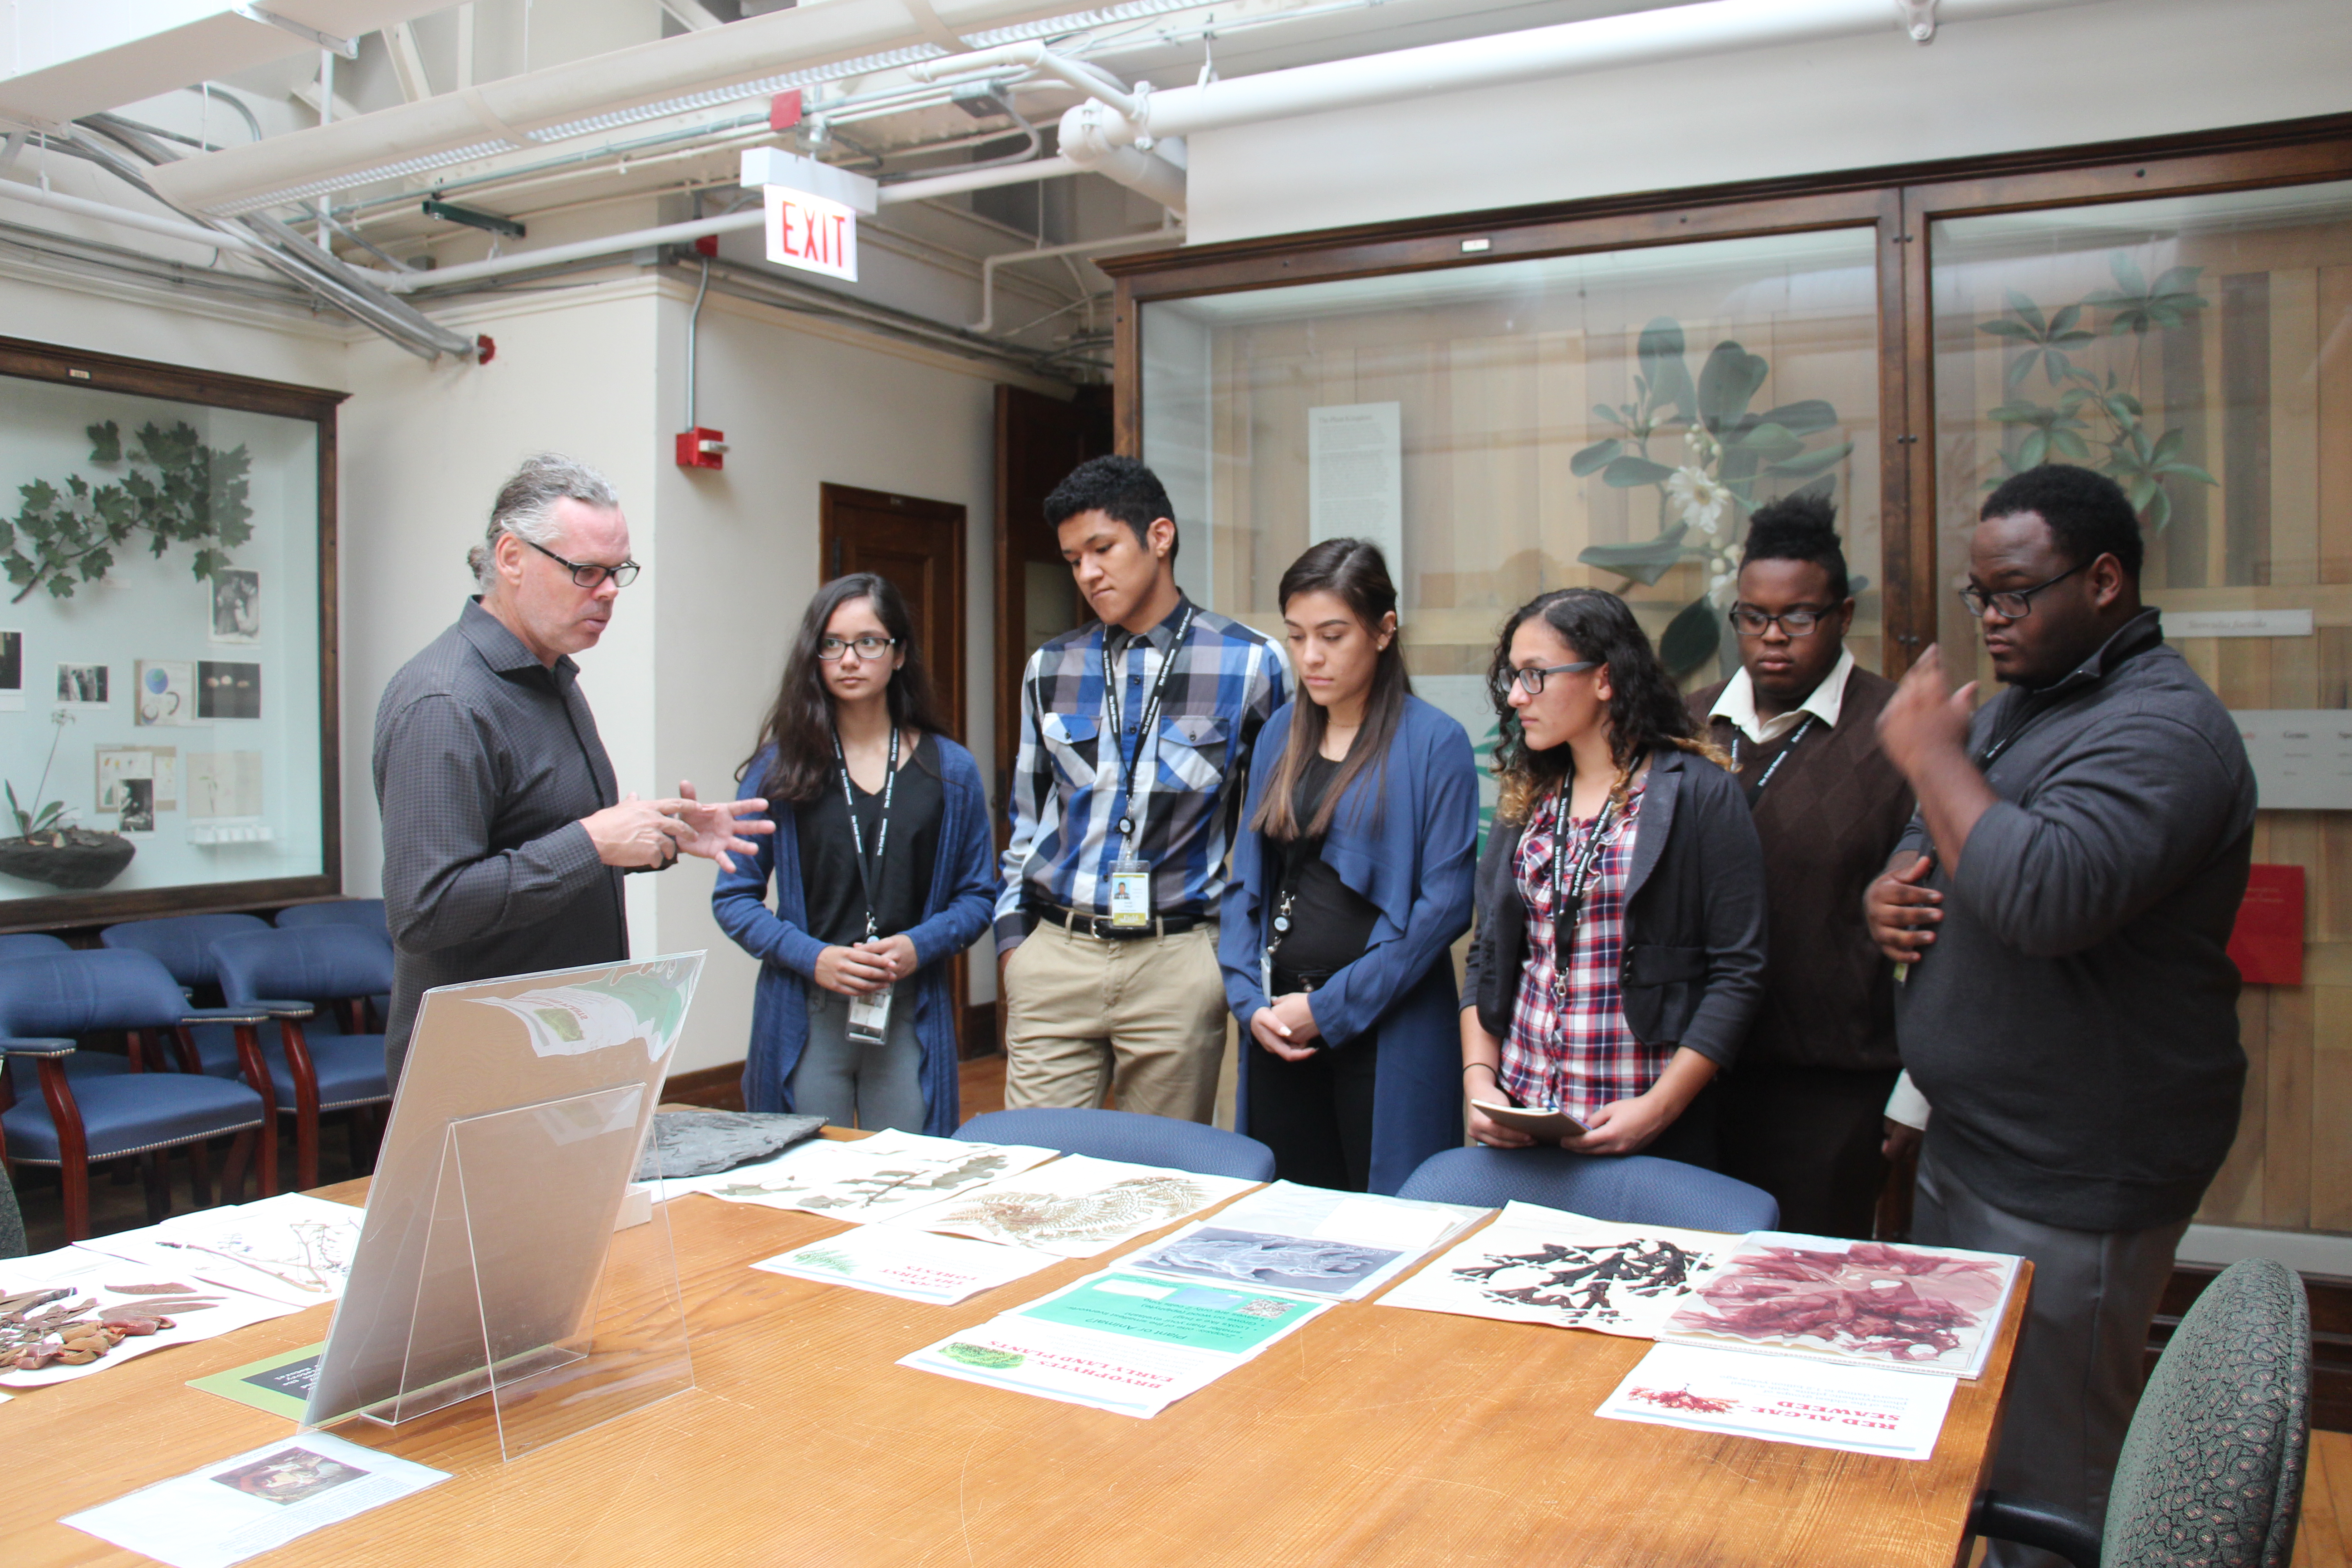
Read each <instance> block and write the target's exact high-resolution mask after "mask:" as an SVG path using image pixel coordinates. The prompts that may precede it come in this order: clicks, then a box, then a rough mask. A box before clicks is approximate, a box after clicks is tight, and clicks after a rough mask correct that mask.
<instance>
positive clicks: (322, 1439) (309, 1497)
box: [59, 1432, 449, 1568]
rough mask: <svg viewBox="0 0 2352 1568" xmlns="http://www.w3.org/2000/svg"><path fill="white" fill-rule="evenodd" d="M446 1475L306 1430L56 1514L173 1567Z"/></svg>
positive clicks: (277, 1538)
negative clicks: (93, 1504)
mask: <svg viewBox="0 0 2352 1568" xmlns="http://www.w3.org/2000/svg"><path fill="white" fill-rule="evenodd" d="M447 1479H449V1473H448V1472H447V1471H446V1470H434V1469H427V1468H425V1467H424V1466H423V1465H417V1464H411V1463H410V1462H409V1461H408V1460H406V1459H395V1458H393V1457H392V1456H391V1455H389V1454H380V1453H378V1452H376V1451H375V1450H374V1449H373V1448H362V1447H360V1446H359V1445H358V1444H356V1443H347V1442H345V1441H344V1440H343V1439H341V1437H330V1436H327V1435H326V1434H325V1433H324V1432H303V1433H299V1434H298V1435H296V1436H289V1437H281V1438H279V1439H278V1441H276V1442H274V1443H265V1444H263V1445H262V1446H261V1447H258V1448H251V1449H247V1451H246V1452H244V1453H242V1454H238V1455H236V1457H235V1458H227V1459H223V1460H222V1461H221V1462H220V1463H218V1464H215V1465H206V1466H205V1467H204V1468H202V1469H198V1470H191V1471H189V1472H188V1473H187V1474H186V1475H184V1476H175V1477H173V1479H170V1480H168V1481H158V1482H156V1483H155V1484H154V1485H153V1486H152V1487H142V1488H141V1489H139V1490H137V1491H135V1492H132V1493H131V1494H130V1495H129V1496H128V1497H121V1498H117V1499H116V1500H114V1501H112V1502H110V1503H101V1504H100V1505H99V1506H98V1507H97V1508H91V1509H84V1510H82V1511H81V1512H79V1513H69V1514H68V1515H66V1517H65V1518H64V1519H63V1520H62V1521H59V1522H61V1523H64V1524H69V1525H71V1526H72V1527H73V1528H74V1529H76V1530H79V1531H87V1532H88V1533H89V1534H91V1535H95V1536H97V1537H98V1538H99V1539H100V1540H101V1541H110V1542H113V1543H114V1544H115V1545H117V1546H121V1547H126V1548H128V1549H129V1550H131V1551H132V1552H142V1553H144V1554H145V1555H147V1556H149V1557H152V1558H154V1559H156V1560H157V1561H158V1562H161V1563H170V1564H172V1568H228V1565H229V1564H230V1563H242V1562H244V1561H245V1560H246V1559H247V1558H248V1557H255V1556H258V1555H259V1554H260V1553H262V1552H268V1551H270V1550H271V1549H272V1548H275V1547H279V1546H283V1545H285V1544H286V1543H287V1542H289V1541H296V1540H299V1539H300V1538H301V1537H303V1536H305V1535H308V1534H310V1532H311V1531H314V1530H320V1529H324V1528H325V1527H326V1526H328V1525H331V1524H339V1523H341V1521H344V1520H347V1519H350V1518H352V1516H354V1515H356V1514H362V1513H365V1512H366V1511H367V1510H370V1509H372V1508H380V1507H382V1506H383V1504H385V1503H388V1502H392V1501H394V1500H396V1499H399V1498H404V1497H407V1496H410V1495H411V1494H413V1493H415V1492H421V1491H423V1490H424V1489H425V1488H427V1487H430V1486H437V1485H439V1484H440V1483H441V1482H443V1481H446V1480H447Z"/></svg>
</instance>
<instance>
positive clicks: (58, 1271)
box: [0, 1247, 299, 1388]
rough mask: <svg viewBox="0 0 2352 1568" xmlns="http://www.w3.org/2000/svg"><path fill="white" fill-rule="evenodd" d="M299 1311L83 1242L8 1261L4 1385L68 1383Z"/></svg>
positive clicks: (0, 1370)
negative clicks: (166, 1271)
mask: <svg viewBox="0 0 2352 1568" xmlns="http://www.w3.org/2000/svg"><path fill="white" fill-rule="evenodd" d="M296 1310H299V1309H297V1308H295V1307H293V1306H290V1305H288V1304H286V1303H284V1302H280V1301H272V1300H266V1299H265V1298H263V1297H260V1296H255V1295H250V1294H248V1293H247V1292H245V1291H243V1290H230V1289H222V1288H221V1287H220V1286H217V1285H214V1284H211V1283H208V1282H205V1281H202V1280H200V1279H198V1278H197V1277H196V1275H195V1274H194V1271H193V1270H189V1271H186V1272H183V1273H179V1274H157V1273H154V1272H152V1271H150V1270H148V1269H145V1268H142V1266H141V1265H139V1264H137V1263H133V1262H131V1261H130V1260H129V1259H127V1258H115V1257H111V1256H110V1255H108V1254H106V1253H103V1252H93V1251H89V1250H86V1249H84V1248H82V1247H60V1248H59V1249H58V1250H57V1251H55V1252H45V1253H42V1254H40V1255H38V1256H37V1257H33V1258H8V1259H5V1260H0V1384H6V1385H7V1386H8V1387H11V1388H34V1387H37V1386H39V1385H41V1384H50V1383H68V1382H71V1381H73V1380H74V1379H76V1378H82V1377H89V1376H92V1375H94V1374H96V1373H101V1372H104V1371H105V1370H106V1369H107V1368H109V1367H112V1366H120V1365H121V1364H122V1363H124V1362H126V1361H129V1360H130V1359H131V1357H133V1356H137V1355H144V1354H145V1353H146V1352H149V1351H159V1350H162V1349H163V1348H164V1347H166V1346H168V1345H184V1344H192V1343H194V1342H196V1341H198V1340H208V1339H211V1338H213V1337H214V1336H215V1335H217V1334H225V1333H226V1332H228V1331H230V1330H231V1329H241V1328H244V1327H245V1326H246V1325H247V1324H248V1323H263V1322H268V1321H269V1320H270V1319H272V1318H282V1317H284V1316H286V1315H287V1314H288V1313H289V1312H292V1311H296ZM101 1347H102V1348H101Z"/></svg>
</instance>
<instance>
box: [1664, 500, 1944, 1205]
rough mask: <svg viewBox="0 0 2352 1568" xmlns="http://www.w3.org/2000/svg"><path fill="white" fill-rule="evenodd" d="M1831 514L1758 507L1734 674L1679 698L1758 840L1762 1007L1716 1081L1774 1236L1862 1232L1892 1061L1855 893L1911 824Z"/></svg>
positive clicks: (1875, 1176) (1877, 964) (1787, 506)
mask: <svg viewBox="0 0 2352 1568" xmlns="http://www.w3.org/2000/svg"><path fill="white" fill-rule="evenodd" d="M1835 521H1836V513H1835V511H1834V510H1832V507H1831V505H1830V503H1829V502H1828V500H1825V499H1822V498H1820V497H1816V496H1804V495H1799V496H1791V497H1789V498H1788V499H1786V500H1779V501H1774V502H1772V503H1770V504H1769V505H1767V506H1764V507H1761V508H1759V509H1758V510H1757V512H1756V515H1755V516H1754V518H1752V519H1751V520H1750V521H1749V523H1748V546H1747V552H1746V554H1745V556H1744V557H1743V559H1742V560H1741V562H1740V565H1739V578H1738V599H1737V600H1735V601H1734V602H1733V605H1732V609H1731V619H1732V626H1733V628H1734V629H1735V630H1736V631H1737V632H1738V634H1739V658H1740V670H1739V673H1738V674H1737V675H1735V676H1733V677H1732V678H1731V679H1729V680H1728V681H1725V682H1721V683H1719V684H1717V685H1715V686H1711V687H1708V688H1706V689H1705V690H1703V691H1699V692H1696V693H1695V694H1694V695H1693V696H1692V697H1691V699H1690V705H1691V710H1692V712H1693V713H1694V714H1695V715H1696V716H1697V717H1698V719H1699V720H1700V721H1701V722H1703V723H1706V724H1707V725H1708V726H1709V727H1710V730H1711V732H1712V734H1713V736H1714V739H1715V741H1716V743H1717V744H1718V745H1720V746H1722V747H1723V748H1724V750H1725V751H1727V752H1730V753H1731V754H1732V757H1733V759H1734V760H1735V761H1736V762H1737V763H1738V764H1739V777H1740V782H1741V783H1742V784H1744V785H1745V786H1746V787H1747V791H1748V804H1749V805H1750V806H1751V807H1753V809H1754V811H1755V814H1756V832H1757V835H1758V837H1760V838H1762V839H1763V841H1764V870H1765V879H1766V888H1767V896H1768V903H1769V915H1768V921H1769V924H1768V927H1767V930H1768V932H1769V942H1768V952H1769V958H1768V960H1767V966H1766V969H1765V972H1764V1005H1763V1006H1762V1008H1761V1009H1760V1010H1759V1012H1758V1013H1757V1016H1756V1023H1755V1025H1754V1026H1753V1028H1752V1029H1751V1031H1750V1033H1749V1035H1748V1043H1747V1045H1746V1047H1744V1048H1743V1049H1742V1050H1741V1052H1740V1055H1739V1065H1738V1068H1737V1069H1736V1070H1735V1071H1733V1072H1731V1073H1729V1074H1727V1075H1726V1076H1725V1078H1724V1079H1723V1088H1722V1094H1723V1105H1722V1152H1723V1169H1724V1170H1725V1171H1726V1172H1727V1173H1729V1174H1731V1175H1734V1176H1737V1177H1738V1178H1739V1179H1740V1180H1741V1181H1744V1182H1752V1183H1754V1184H1756V1185H1757V1186H1759V1187H1762V1188H1763V1189H1764V1190H1765V1191H1766V1192H1769V1193H1770V1194H1772V1195H1773V1197H1775V1198H1776V1199H1778V1200H1779V1201H1780V1226H1781V1228H1782V1229H1784V1230H1793V1231H1802V1232H1805V1233H1808V1234H1811V1235H1819V1236H1849V1237H1868V1236H1869V1235H1870V1229H1871V1218H1872V1213H1873V1209H1874V1205H1875V1204H1876V1201H1877V1197H1878V1190H1879V1187H1880V1185H1881V1184H1882V1183H1883V1182H1884V1181H1885V1175H1886V1164H1885V1159H1884V1157H1883V1156H1882V1155H1881V1154H1880V1152H1879V1149H1880V1142H1881V1139H1882V1136H1883V1128H1882V1122H1881V1113H1882V1111H1883V1110H1884V1108H1885V1104H1886V1097H1887V1094H1888V1092H1889V1091H1890V1090H1891V1089H1893V1088H1894V1087H1895V1078H1896V1075H1897V1073H1898V1072H1899V1070H1900V1068H1901V1060H1900V1058H1898V1057H1897V1056H1896V1054H1895V1000H1894V986H1893V976H1892V973H1891V971H1890V967H1889V965H1888V964H1887V963H1886V962H1885V959H1883V958H1882V957H1881V956H1880V955H1879V952H1878V950H1877V948H1876V947H1875V946H1874V944H1873V943H1872V942H1871V940H1870V933H1869V931H1868V929H1867V927H1866V925H1865V924H1864V919H1863V910H1862V899H1863V892H1864V889H1866V888H1868V887H1869V885H1870V883H1871V881H1872V879H1874V878H1875V877H1876V876H1877V875H1878V873H1879V871H1880V870H1881V869H1882V868H1884V867H1885V864H1886V857H1887V855H1888V854H1889V853H1890V852H1892V851H1893V849H1894V847H1895V841H1896V840H1897V839H1898V838H1900V837H1902V836H1903V830H1904V828H1905V826H1906V825H1907V824H1908V823H1909V822H1910V820H1911V810H1912V800H1911V789H1910V786H1909V785H1908V784H1906V783H1905V782H1904V778H1903V775H1902V773H1899V772H1897V771H1896V770H1895V766H1894V764H1893V763H1889V762H1888V761H1887V760H1886V758H1885V755H1884V754H1883V753H1881V752H1880V751H1879V749H1878V737H1877V732H1876V731H1877V722H1878V715H1879V711H1880V710H1882V709H1884V708H1885V706H1886V701H1887V699H1888V698H1889V697H1891V696H1892V695H1893V694H1894V691H1895V684H1894V682H1892V681H1890V680H1888V679H1885V677H1883V676H1878V675H1874V674H1873V673H1871V672H1870V671H1869V670H1866V669H1864V668H1860V667H1859V666H1858V665H1856V664H1855V663H1854V661H1853V654H1852V653H1850V652H1848V651H1847V649H1846V646H1845V635H1846V632H1847V630H1848V628H1850V627H1851V626H1853V593H1852V588H1851V584H1850V583H1849V581H1848V578H1847V574H1846V566H1845V555H1844V552H1843V551H1841V550H1840V549H1839V547H1838V537H1837V530H1836V527H1835Z"/></svg>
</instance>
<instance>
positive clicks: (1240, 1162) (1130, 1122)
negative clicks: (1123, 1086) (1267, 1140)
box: [955, 1110, 1274, 1182]
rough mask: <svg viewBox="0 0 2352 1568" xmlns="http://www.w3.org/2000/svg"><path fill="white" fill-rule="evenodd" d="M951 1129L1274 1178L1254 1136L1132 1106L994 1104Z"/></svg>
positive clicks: (981, 1137) (970, 1135) (973, 1137)
mask: <svg viewBox="0 0 2352 1568" xmlns="http://www.w3.org/2000/svg"><path fill="white" fill-rule="evenodd" d="M955 1135H956V1136H957V1137H959V1138H961V1139H962V1140H963V1141H964V1142H967V1143H1026V1144H1028V1145H1029V1146H1030V1147H1031V1148H1034V1149H1059V1150H1060V1151H1061V1152H1063V1153H1065V1154H1092V1155H1093V1156H1094V1157H1095V1158H1096V1159H1097V1160H1127V1161H1129V1162H1132V1163H1135V1164H1138V1165H1165V1166H1167V1167H1169V1168H1170V1169H1171V1170H1177V1171H1197V1172H1199V1173H1201V1174H1202V1175H1204V1176H1238V1177H1240V1178H1241V1179H1242V1180H1244V1181H1245V1182H1270V1181H1272V1180H1274V1151H1273V1150H1271V1149H1269V1148H1267V1147H1266V1146H1265V1144H1263V1143H1261V1142H1258V1141H1257V1140H1256V1139H1255V1138H1244V1137H1243V1136H1242V1135H1241V1134H1240V1133H1238V1132H1227V1131H1223V1129H1220V1128H1215V1127H1203V1126H1202V1125H1201V1124H1200V1123H1198V1122H1196V1121H1171V1120H1170V1119H1169V1118H1167V1117H1165V1116H1139V1115H1137V1114H1136V1113H1135V1112H1134V1111H1132V1110H992V1111H990V1112H988V1113H987V1114H986V1115H984V1116H975V1117H973V1118H972V1119H971V1121H967V1122H965V1123H964V1124H963V1125H962V1126H961V1127H959V1128H957V1129H956V1134H955Z"/></svg>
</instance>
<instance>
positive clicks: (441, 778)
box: [375, 601, 629, 1084]
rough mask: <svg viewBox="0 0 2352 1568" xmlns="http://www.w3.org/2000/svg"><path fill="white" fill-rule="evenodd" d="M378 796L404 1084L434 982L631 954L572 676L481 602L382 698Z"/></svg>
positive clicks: (393, 1044)
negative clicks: (603, 856)
mask: <svg viewBox="0 0 2352 1568" xmlns="http://www.w3.org/2000/svg"><path fill="white" fill-rule="evenodd" d="M375 798H376V805H377V806H378V807H379V808H380V809H381V810H382V812H383V901H384V914H385V916H386V918H387V919H388V920H389V921H390V922H391V925H392V941H393V947H394V963H393V989H392V1018H391V1021H390V1023H389V1025H388V1026H387V1027H386V1030H385V1033H384V1056H385V1059H386V1062H387V1065H388V1067H389V1068H390V1071H391V1075H392V1079H393V1081H394V1083H395V1084H396V1083H398V1081H399V1079H400V1066H401V1062H402V1061H403V1059H404V1058H405V1057H406V1056H407V1054H408V1038H409V1035H410V1032H411V1031H412V1030H413V1029H414V1028H415V1022H416V1008H417V1001H418V998H419V997H421V996H422V995H423V994H425V992H427V991H429V990H431V989H433V988H434V987H435V986H436V985H454V984H463V983H465V982H468V981H475V980H491V979H496V978H498V977H499V976H500V975H506V974H527V973H531V972H532V971H534V970H541V969H563V968H569V967H571V966H572V965H575V964H583V963H612V962H614V961H616V960H619V959H624V958H626V957H627V956H628V955H629V930H628V923H627V920H626V918H625V915H624V913H623V911H622V905H621V873H620V871H618V870H617V869H615V868H613V867H610V866H607V865H604V863H603V862H602V861H600V860H599V859H598V858H597V857H596V847H595V845H594V844H593V843H591V842H590V840H589V837H588V830H587V829H586V828H584V827H583V826H580V819H581V818H582V817H584V816H590V815H592V814H593V813H595V812H597V811H600V810H602V809H603V808H604V807H605V806H608V805H613V804H614V802H615V801H616V800H617V799H618V798H619V796H618V795H617V793H616V786H615V785H614V779H613V764H612V761H611V759H609V758H608V757H606V756H605V754H604V742H603V741H602V740H601V739H599V738H598V736H597V734H596V718H595V715H594V714H593V713H591V712H590V711H589V710H588V700H587V698H586V697H584V696H583V695H582V694H581V691H580V668H579V666H577V665H575V664H573V663H572V660H571V659H569V658H559V659H557V660H556V661H555V667H554V668H552V669H550V668H547V667H546V666H544V665H542V664H541V663H540V662H539V660H538V659H537V658H533V657H532V655H531V653H530V649H529V648H527V647H524V646H523V645H522V642H521V640H520V638H518V637H516V636H515V635H514V634H513V633H512V632H510V631H509V630H507V628H506V627H505V626H501V625H499V621H498V619H497V618H496V617H495V616H491V615H490V614H489V613H488V611H486V610H484V609H483V608H482V606H481V605H480V603H479V602H478V601H476V602H470V603H468V604H467V605H466V607H465V609H464V610H463V611H462V612H461V613H460V614H459V615H458V616H457V625H455V626H451V627H450V628H449V629H448V630H447V631H446V632H443V633H442V634H441V635H440V636H439V637H436V638H435V639H434V640H433V642H432V643H431V644H430V645H428V646H427V647H425V650H424V651H423V652H422V653H420V654H418V655H417V656H416V657H415V658H412V659H410V660H409V661H408V662H407V663H406V664H405V665H403V666H402V667H401V669H400V673H399V674H397V675H395V676H394V677H393V678H392V681H391V684H390V685H388V686H386V687H385V688H384V691H383V701H382V702H381V703H379V704H378V705H377V707H376V714H375Z"/></svg>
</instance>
